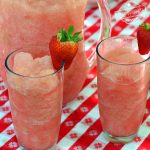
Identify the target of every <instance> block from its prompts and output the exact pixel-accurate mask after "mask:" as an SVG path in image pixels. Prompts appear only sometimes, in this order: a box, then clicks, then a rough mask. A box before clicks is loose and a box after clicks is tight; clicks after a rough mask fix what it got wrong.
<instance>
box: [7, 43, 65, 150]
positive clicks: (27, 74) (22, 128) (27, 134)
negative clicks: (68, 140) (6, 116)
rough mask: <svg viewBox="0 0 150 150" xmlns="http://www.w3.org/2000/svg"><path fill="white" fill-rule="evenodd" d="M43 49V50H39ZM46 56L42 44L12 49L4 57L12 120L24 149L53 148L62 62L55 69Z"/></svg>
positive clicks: (57, 127) (58, 124)
mask: <svg viewBox="0 0 150 150" xmlns="http://www.w3.org/2000/svg"><path fill="white" fill-rule="evenodd" d="M43 50H44V51H45V52H47V54H46V53H45V54H43V53H40V51H42V52H43ZM31 55H32V57H31ZM48 56H49V50H47V51H46V49H45V47H43V46H30V47H28V48H22V49H19V50H16V51H13V52H12V53H10V54H9V55H8V56H7V58H6V60H5V68H6V76H7V85H8V91H9V96H10V104H11V113H12V119H13V124H14V128H15V132H16V136H17V139H18V142H19V144H20V145H21V146H22V147H24V148H25V149H32V150H46V149H53V148H54V147H55V144H56V142H57V139H58V134H59V128H60V121H61V109H62V100H63V64H62V66H61V67H60V68H59V69H58V70H54V69H53V67H52V66H51V68H50V67H49V66H48V65H50V59H49V58H48Z"/></svg>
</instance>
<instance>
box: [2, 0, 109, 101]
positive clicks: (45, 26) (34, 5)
mask: <svg viewBox="0 0 150 150" xmlns="http://www.w3.org/2000/svg"><path fill="white" fill-rule="evenodd" d="M100 1H101V3H100V6H101V8H103V9H102V15H103V14H104V17H103V19H104V21H101V23H104V24H103V28H101V37H103V31H104V29H107V34H106V33H105V36H108V35H109V33H110V32H109V22H110V17H109V12H108V10H109V9H106V8H105V7H106V6H108V5H106V4H105V3H107V2H106V1H105V0H100ZM86 4H87V0H76V1H75V0H64V1H63V0H21V1H20V0H1V1H0V13H1V15H0V28H1V29H3V30H1V33H0V53H1V54H0V68H1V70H3V68H4V67H3V66H2V65H3V62H4V60H5V57H6V56H7V55H8V54H9V53H10V51H11V50H13V49H16V48H20V47H24V46H25V45H38V44H40V45H42V44H45V46H47V48H48V43H49V41H50V39H51V37H52V36H53V35H55V34H56V33H57V31H58V30H60V29H61V28H65V29H68V27H69V26H70V25H73V26H74V28H75V31H83V29H82V28H83V24H84V14H85V7H86ZM106 16H107V18H106ZM105 26H106V28H105ZM93 57H94V55H93ZM93 57H90V58H91V59H90V60H88V59H87V58H86V53H85V51H84V42H80V43H79V48H78V52H77V54H76V56H75V58H74V60H73V62H72V64H71V66H70V67H69V69H67V70H66V71H65V73H64V94H63V95H64V103H67V102H69V101H71V100H73V98H75V97H76V96H77V94H78V93H79V91H80V89H81V88H82V85H83V83H84V81H85V79H86V76H87V73H88V71H89V69H90V65H91V66H92V64H90V65H89V64H88V61H89V62H90V63H91V62H92V61H93V60H94V59H93ZM94 62H95V60H94ZM1 73H2V76H3V78H5V73H4V71H2V72H1Z"/></svg>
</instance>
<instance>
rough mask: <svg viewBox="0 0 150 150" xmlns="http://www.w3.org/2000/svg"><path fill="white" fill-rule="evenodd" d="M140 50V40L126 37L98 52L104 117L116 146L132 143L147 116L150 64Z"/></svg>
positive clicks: (105, 127)
mask: <svg viewBox="0 0 150 150" xmlns="http://www.w3.org/2000/svg"><path fill="white" fill-rule="evenodd" d="M136 49H137V44H136V39H135V38H134V37H126V36H120V37H114V38H108V39H106V40H104V41H102V42H101V44H100V45H99V47H98V49H97V52H98V94H99V110H100V115H101V116H100V117H101V122H102V127H103V130H104V132H105V133H106V135H107V137H108V138H109V140H111V141H113V142H129V141H130V140H132V139H133V138H134V137H135V135H136V133H137V131H138V128H139V126H140V124H141V122H142V118H143V115H144V112H145V106H146V99H147V94H148V89H149V81H150V76H149V73H150V72H149V66H148V65H149V63H150V62H149V56H143V57H142V56H141V55H140V54H139V53H138V52H137V51H136ZM144 57H145V58H144Z"/></svg>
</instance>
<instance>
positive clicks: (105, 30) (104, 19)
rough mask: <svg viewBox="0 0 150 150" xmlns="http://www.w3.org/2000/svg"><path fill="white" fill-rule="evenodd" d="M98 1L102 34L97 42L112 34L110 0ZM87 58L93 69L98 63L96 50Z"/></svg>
mask: <svg viewBox="0 0 150 150" xmlns="http://www.w3.org/2000/svg"><path fill="white" fill-rule="evenodd" d="M96 1H97V5H98V7H99V10H100V14H101V24H100V36H99V37H98V40H97V43H99V42H100V41H101V40H102V39H105V38H108V37H109V36H110V35H111V15H110V9H109V5H108V0H96ZM87 59H88V63H89V67H90V70H91V69H92V68H93V67H94V66H95V64H96V50H93V52H92V54H91V55H90V56H89V57H88V58H87Z"/></svg>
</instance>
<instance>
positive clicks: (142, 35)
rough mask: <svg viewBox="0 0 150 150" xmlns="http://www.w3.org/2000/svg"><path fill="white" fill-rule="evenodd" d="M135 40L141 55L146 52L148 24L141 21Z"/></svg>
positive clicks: (148, 47)
mask: <svg viewBox="0 0 150 150" xmlns="http://www.w3.org/2000/svg"><path fill="white" fill-rule="evenodd" d="M137 40H138V47H139V53H140V54H141V55H145V54H148V52H149V51H150V25H149V24H147V23H143V24H142V25H141V26H140V27H139V28H138V32H137Z"/></svg>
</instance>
